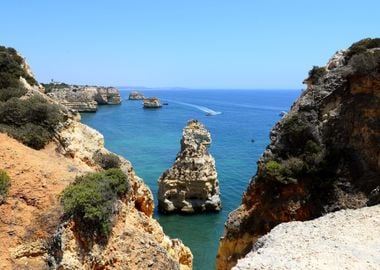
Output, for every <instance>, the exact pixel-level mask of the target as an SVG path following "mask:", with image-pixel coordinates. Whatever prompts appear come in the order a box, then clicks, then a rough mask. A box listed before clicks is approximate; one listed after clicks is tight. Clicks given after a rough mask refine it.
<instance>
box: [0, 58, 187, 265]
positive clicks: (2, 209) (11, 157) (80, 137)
mask: <svg viewBox="0 0 380 270" xmlns="http://www.w3.org/2000/svg"><path fill="white" fill-rule="evenodd" d="M21 64H22V66H23V68H25V67H27V65H26V63H25V62H22V63H21ZM30 74H31V73H30ZM16 80H17V81H18V80H19V81H20V83H21V85H23V88H26V89H27V91H26V93H25V94H24V96H21V97H20V100H22V99H28V98H30V97H32V96H34V95H38V96H39V97H40V98H41V99H45V100H46V101H47V102H48V103H55V101H54V100H53V99H51V98H49V97H48V96H46V95H44V94H43V93H42V92H43V88H42V87H39V85H31V84H30V81H32V80H31V79H30V78H29V79H28V80H26V79H25V78H23V77H22V76H21V77H20V78H16ZM33 80H34V78H33ZM34 81H35V80H34ZM4 91H6V90H4V89H2V93H4ZM0 103H1V102H0ZM43 104H44V103H43ZM42 108H44V107H43V106H42ZM26 109H27V108H26ZM59 112H60V113H61V114H62V115H63V117H62V121H63V122H60V123H59V125H58V126H56V127H55V129H54V130H55V134H54V137H53V138H52V140H50V143H48V144H47V145H45V147H44V148H43V149H41V150H34V149H32V148H29V147H27V146H25V145H23V144H21V143H20V142H18V141H16V140H15V139H12V138H10V137H8V136H7V135H6V134H3V133H0V160H1V161H0V170H4V171H6V173H7V174H8V175H9V176H10V179H11V186H10V190H9V194H8V196H7V198H6V200H5V203H2V204H1V205H0V247H1V250H2V252H1V253H0V269H56V268H58V269H147V267H150V268H152V269H185V270H186V269H191V268H192V254H191V252H190V250H189V249H188V248H187V247H185V246H184V245H183V244H182V242H181V241H180V240H178V239H170V238H169V237H168V236H166V235H165V234H164V232H163V231H162V228H161V226H160V225H159V224H158V223H157V221H155V220H154V219H153V218H152V214H153V210H154V204H153V196H152V193H151V191H150V189H149V188H148V187H147V186H146V185H145V184H144V182H143V181H142V179H140V178H139V177H138V176H136V175H135V173H134V170H133V167H132V166H131V164H130V162H129V161H127V160H125V159H124V158H122V157H118V159H119V160H120V168H121V170H122V171H123V172H124V173H125V174H126V175H127V176H128V181H129V187H130V189H129V191H128V194H127V196H126V197H125V198H124V199H123V200H118V201H117V205H115V207H116V208H117V210H118V211H117V212H116V213H115V215H114V216H113V220H112V225H113V226H112V230H111V233H110V237H109V239H108V242H107V244H106V245H104V243H101V244H100V243H96V242H86V241H85V240H84V239H81V238H80V237H79V234H78V232H77V231H76V227H75V223H74V221H73V220H71V219H67V217H66V218H64V219H63V216H62V214H63V211H62V206H61V204H60V194H61V192H62V191H63V189H64V188H65V187H67V186H68V185H69V184H70V183H72V182H73V180H74V179H75V177H76V176H78V175H82V174H84V173H86V172H94V171H100V170H102V168H101V167H100V164H99V162H98V160H97V157H99V156H104V155H109V154H110V152H109V151H108V150H107V149H106V148H104V138H103V136H102V135H101V134H100V133H99V132H97V131H96V130H94V129H92V128H90V127H87V126H85V125H83V124H81V123H80V122H79V121H80V115H79V114H78V113H76V112H72V111H71V110H68V109H67V108H65V107H60V111H59Z"/></svg>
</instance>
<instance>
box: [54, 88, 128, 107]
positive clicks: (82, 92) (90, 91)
mask: <svg viewBox="0 0 380 270" xmlns="http://www.w3.org/2000/svg"><path fill="white" fill-rule="evenodd" d="M47 95H48V96H49V97H51V98H53V99H54V100H56V101H57V102H59V103H60V104H62V105H64V106H66V107H68V108H70V109H73V110H75V111H79V112H95V111H96V110H97V107H98V105H115V104H120V103H121V97H120V93H119V90H117V89H116V88H114V87H96V86H73V85H71V86H70V85H67V86H63V87H62V85H57V86H54V85H53V86H50V85H49V93H47Z"/></svg>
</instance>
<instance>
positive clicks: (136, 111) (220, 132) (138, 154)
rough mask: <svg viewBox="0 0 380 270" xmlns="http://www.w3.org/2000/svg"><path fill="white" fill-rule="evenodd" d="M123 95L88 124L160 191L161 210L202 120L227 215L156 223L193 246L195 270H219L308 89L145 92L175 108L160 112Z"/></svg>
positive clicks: (163, 218)
mask: <svg viewBox="0 0 380 270" xmlns="http://www.w3.org/2000/svg"><path fill="white" fill-rule="evenodd" d="M119 90H120V92H121V96H122V99H123V101H122V104H121V105H112V106H99V109H98V111H97V112H96V113H83V114H82V122H83V123H84V124H87V125H89V126H91V127H93V128H95V129H97V130H98V131H100V132H101V133H102V134H103V135H104V138H105V145H106V147H107V148H108V149H110V150H111V151H113V152H115V153H117V154H119V155H122V156H123V157H125V158H126V159H128V160H130V161H131V162H132V165H133V167H134V169H135V171H136V173H137V175H138V176H140V177H142V178H143V179H144V182H145V183H146V184H147V185H148V186H149V187H150V189H151V190H152V192H153V195H154V196H155V205H157V190H158V186H157V180H158V178H159V177H160V175H161V174H162V173H163V172H164V171H165V170H166V169H168V168H169V167H170V166H171V165H172V164H173V162H174V160H175V157H176V155H177V153H178V151H179V149H180V139H181V134H182V129H183V128H184V127H185V125H186V123H187V121H189V120H190V119H197V120H199V121H200V122H202V123H203V124H204V125H205V126H206V127H207V129H208V130H209V131H210V132H211V136H212V144H211V146H210V148H209V152H210V153H211V155H212V156H213V157H214V158H215V162H216V169H217V173H218V179H219V184H220V191H221V200H222V204H223V209H222V210H221V211H220V212H219V213H202V214H196V215H179V214H174V215H163V214H160V213H158V212H157V210H156V211H155V213H154V217H155V218H156V219H157V220H158V222H159V223H160V224H161V226H162V227H163V229H164V231H165V233H166V234H167V235H169V236H170V237H171V238H180V239H181V240H182V241H183V243H184V244H185V245H186V246H188V247H190V249H191V251H192V253H193V255H194V270H208V269H215V258H216V254H217V250H218V243H219V238H220V237H221V236H222V234H223V231H224V223H225V221H226V220H227V217H228V214H229V213H230V212H231V211H232V210H234V209H235V208H237V207H238V206H239V205H240V203H241V199H242V194H243V192H244V190H245V189H246V188H247V186H248V183H249V181H250V179H251V178H252V176H253V175H254V174H255V173H256V169H257V166H256V162H257V160H258V159H259V157H260V156H261V154H262V153H263V151H264V150H265V148H266V146H267V145H268V144H269V142H270V140H269V132H270V130H271V129H272V127H273V126H274V124H275V123H276V122H277V121H279V120H280V119H281V113H282V112H286V111H288V110H289V109H290V107H291V105H292V104H293V102H294V101H295V100H296V99H297V98H298V97H299V96H300V94H301V90H292V89H289V90H285V89H284V90H237V89H236V90H206V89H204V90H199V89H197V90H187V89H145V90H143V91H142V92H143V93H144V95H145V96H146V97H158V98H159V99H160V100H161V102H162V103H167V105H163V106H162V108H160V109H143V107H142V101H141V100H140V101H130V100H128V94H129V90H130V89H128V88H119Z"/></svg>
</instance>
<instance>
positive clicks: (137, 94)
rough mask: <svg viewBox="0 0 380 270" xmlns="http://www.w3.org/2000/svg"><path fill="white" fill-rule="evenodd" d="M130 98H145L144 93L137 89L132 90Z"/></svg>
mask: <svg viewBox="0 0 380 270" xmlns="http://www.w3.org/2000/svg"><path fill="white" fill-rule="evenodd" d="M128 99H129V100H143V99H144V95H143V94H142V93H140V92H137V91H132V92H130V93H129V97H128Z"/></svg>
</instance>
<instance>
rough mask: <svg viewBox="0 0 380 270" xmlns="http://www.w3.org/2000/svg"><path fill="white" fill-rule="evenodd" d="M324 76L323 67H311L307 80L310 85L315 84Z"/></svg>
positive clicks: (324, 70)
mask: <svg viewBox="0 0 380 270" xmlns="http://www.w3.org/2000/svg"><path fill="white" fill-rule="evenodd" d="M325 74H326V69H325V68H324V67H318V66H313V68H312V69H311V70H310V71H309V79H310V80H311V83H312V84H317V83H318V81H319V79H320V78H321V77H322V76H323V75H325Z"/></svg>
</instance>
